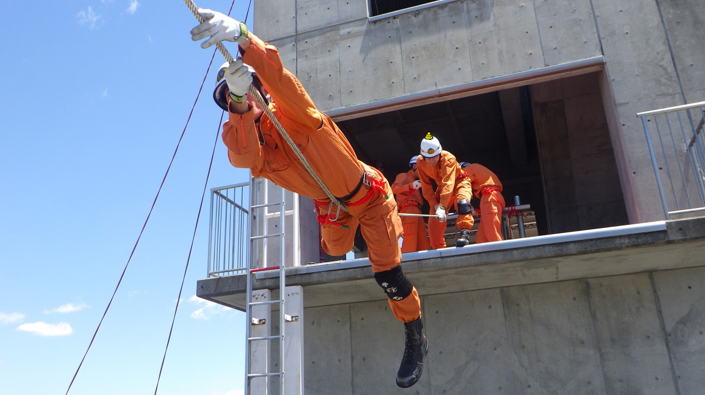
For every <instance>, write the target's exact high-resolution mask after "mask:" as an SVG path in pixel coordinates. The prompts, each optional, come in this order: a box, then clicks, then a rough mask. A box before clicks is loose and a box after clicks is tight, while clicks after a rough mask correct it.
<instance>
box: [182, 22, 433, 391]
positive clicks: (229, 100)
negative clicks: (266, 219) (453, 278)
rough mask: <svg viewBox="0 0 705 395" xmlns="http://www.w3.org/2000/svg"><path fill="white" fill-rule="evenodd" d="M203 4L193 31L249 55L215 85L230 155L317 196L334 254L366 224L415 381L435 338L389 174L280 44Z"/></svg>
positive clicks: (407, 377)
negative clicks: (362, 153)
mask: <svg viewBox="0 0 705 395" xmlns="http://www.w3.org/2000/svg"><path fill="white" fill-rule="evenodd" d="M198 13H199V14H200V15H201V16H202V17H203V20H204V22H203V23H201V24H200V25H198V26H197V27H195V28H194V29H192V30H191V35H192V38H193V40H194V41H197V40H201V39H204V38H207V37H209V38H208V39H207V40H205V41H204V42H203V43H202V44H201V47H203V48H208V47H210V46H211V45H214V44H216V43H218V42H221V41H231V42H236V43H237V44H238V46H239V50H240V54H241V55H242V58H241V59H237V61H235V62H233V64H230V65H224V67H223V68H221V70H220V71H219V73H218V74H219V77H220V76H222V80H220V81H219V83H218V85H217V87H216V89H215V92H214V93H213V97H214V99H215V101H216V103H217V104H218V105H219V106H220V107H221V108H222V109H223V110H225V111H228V121H227V122H226V123H225V124H224V126H223V141H224V143H225V145H226V146H227V148H228V158H229V159H230V163H231V164H232V165H233V166H235V167H242V168H249V169H250V170H251V171H252V175H253V176H255V177H264V178H267V179H269V180H271V181H273V182H274V183H276V184H278V185H280V186H281V187H283V188H286V189H288V190H290V191H293V192H296V193H299V194H301V195H304V196H308V197H310V198H313V199H314V200H315V203H316V207H317V210H318V214H319V217H318V219H319V222H320V223H321V226H320V229H321V238H322V240H321V245H322V247H323V249H324V250H325V251H326V252H327V253H328V254H330V255H343V254H345V253H347V252H348V251H350V250H351V249H352V246H353V241H354V237H355V230H356V229H357V227H358V225H359V226H360V229H361V232H362V235H363V237H364V238H365V241H366V242H367V247H368V252H369V259H370V262H371V264H372V271H373V272H374V278H375V280H376V281H377V283H378V284H379V285H380V286H381V287H382V289H383V290H384V291H385V292H386V293H387V297H388V302H389V305H390V307H391V310H392V312H393V313H394V316H395V317H396V318H397V319H399V320H400V321H402V322H404V325H405V328H406V339H405V344H406V349H405V351H404V357H403V358H402V361H401V366H400V367H399V370H398V372H397V377H396V382H397V385H399V386H400V387H410V386H412V385H414V384H415V383H416V382H417V381H418V379H419V378H420V376H421V373H422V369H423V360H424V357H425V355H426V354H427V352H428V342H427V341H426V336H425V335H424V334H423V325H422V322H421V303H420V299H419V295H418V292H417V291H416V288H414V286H413V285H412V284H411V282H410V281H409V280H408V279H407V278H406V276H405V275H404V272H403V271H402V268H401V265H400V263H401V250H400V248H399V237H400V236H401V232H402V225H401V220H400V219H399V215H398V213H397V206H396V202H395V201H394V199H393V196H392V191H391V188H390V187H389V184H388V182H387V180H386V179H385V178H384V176H383V175H382V174H381V173H380V172H379V171H378V170H376V169H375V168H373V167H371V166H368V165H366V164H364V163H362V162H361V161H359V160H358V159H357V156H356V155H355V152H354V151H353V149H352V147H351V146H350V143H349V142H348V140H347V139H346V138H345V136H344V135H343V133H342V132H341V131H340V129H339V128H338V126H337V125H336V124H335V123H334V122H333V121H332V120H331V119H330V118H329V117H328V116H327V115H326V114H324V113H322V112H320V111H318V109H317V108H316V106H315V105H314V103H313V102H312V100H311V98H310V97H309V95H308V94H307V93H306V91H305V90H304V88H303V86H302V85H301V83H300V82H299V80H298V79H297V78H296V77H295V76H294V75H293V74H292V73H291V72H289V71H288V70H287V69H285V68H284V66H283V64H282V61H281V58H280V56H279V51H278V50H277V48H276V47H274V46H272V45H269V44H267V43H265V42H264V41H262V40H261V39H260V38H259V37H257V36H256V35H254V34H252V33H250V32H248V30H247V28H246V26H245V24H244V23H241V22H239V21H236V20H235V19H232V18H230V17H228V16H226V15H224V14H222V13H219V12H215V11H211V10H207V9H199V10H198ZM243 62H244V63H243ZM251 84H252V85H254V87H255V88H256V89H258V90H259V91H260V93H262V96H263V97H269V98H270V101H269V104H268V106H269V108H270V109H271V111H272V113H273V114H274V116H275V117H276V118H277V119H278V120H279V122H280V123H281V125H282V126H283V128H284V130H285V131H286V132H287V133H288V134H289V135H290V137H291V138H292V139H293V140H294V142H295V144H296V146H298V148H299V150H300V151H301V152H302V153H303V155H304V157H305V158H306V159H307V161H308V162H309V164H310V165H311V168H312V169H313V171H314V172H315V174H317V175H318V177H320V179H321V180H322V181H323V184H325V185H326V186H327V188H328V189H329V190H330V192H331V193H332V194H333V195H334V196H336V197H338V198H339V199H340V200H342V201H343V202H344V203H345V205H346V209H347V210H348V213H346V212H345V211H344V210H340V209H339V208H338V207H337V206H336V205H335V204H332V203H331V201H330V200H329V198H328V195H327V194H326V193H325V192H324V191H323V190H322V188H321V187H320V186H319V185H318V184H317V183H316V181H315V180H314V179H313V177H312V176H311V174H310V173H309V172H308V170H307V169H306V168H305V167H304V165H303V164H302V163H301V161H300V160H299V159H298V158H297V156H296V155H295V154H294V152H293V150H292V148H291V147H290V146H289V145H288V144H287V142H286V141H285V140H284V139H283V138H282V135H281V134H280V133H279V131H278V130H277V129H276V127H275V126H274V124H273V123H272V121H271V120H270V119H269V118H268V117H267V116H262V114H263V110H262V109H261V107H260V106H259V104H257V102H256V101H255V100H254V98H253V97H252V95H251V94H249V93H248V92H249V88H250V85H251ZM336 213H337V214H336Z"/></svg>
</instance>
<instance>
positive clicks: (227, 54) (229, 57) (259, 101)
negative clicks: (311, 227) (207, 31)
mask: <svg viewBox="0 0 705 395" xmlns="http://www.w3.org/2000/svg"><path fill="white" fill-rule="evenodd" d="M184 3H186V6H187V7H188V8H189V10H191V12H192V13H193V16H195V17H196V19H197V20H198V22H200V23H203V22H205V21H204V19H203V17H201V16H200V15H199V14H198V7H196V4H195V3H194V2H193V1H192V0H184ZM215 45H216V47H217V48H218V50H219V51H220V53H221V54H223V57H224V58H225V60H226V61H228V63H231V64H232V63H233V62H235V59H233V57H232V55H230V52H228V50H227V49H226V48H225V46H224V45H223V43H222V42H220V41H219V42H217V43H216V44H215ZM249 92H250V94H251V95H252V96H253V97H254V98H255V101H256V102H257V104H259V105H260V107H262V109H263V110H264V113H265V114H267V117H269V119H270V120H271V121H272V123H273V124H274V127H276V128H277V130H278V131H279V134H281V136H282V137H283V138H284V141H286V143H287V144H288V145H289V147H290V148H291V150H292V151H294V154H295V155H296V157H297V158H298V159H299V161H301V164H303V166H304V168H305V169H306V171H308V173H309V174H310V175H311V177H312V178H313V180H314V181H316V184H318V186H319V187H321V189H322V190H323V192H325V194H326V196H328V199H330V201H331V202H332V203H334V204H336V205H338V206H339V207H340V208H341V209H342V210H343V211H345V212H347V211H348V210H347V209H346V208H345V203H343V202H342V201H341V200H340V199H338V198H337V197H335V196H333V193H331V191H330V190H329V189H328V187H327V186H326V184H324V183H323V180H321V178H320V177H318V175H317V174H316V172H315V171H314V170H313V168H312V167H311V164H309V163H308V160H306V158H305V157H304V154H303V153H302V152H301V150H299V148H298V147H297V146H296V143H295V142H294V140H293V139H292V138H291V137H290V136H289V134H288V133H287V132H286V130H284V127H282V125H281V124H280V123H279V120H278V119H277V118H276V117H275V116H274V114H272V111H271V110H270V109H269V106H268V105H267V104H266V103H265V102H264V99H263V98H262V95H260V93H259V91H257V89H255V87H254V86H252V85H250V90H249Z"/></svg>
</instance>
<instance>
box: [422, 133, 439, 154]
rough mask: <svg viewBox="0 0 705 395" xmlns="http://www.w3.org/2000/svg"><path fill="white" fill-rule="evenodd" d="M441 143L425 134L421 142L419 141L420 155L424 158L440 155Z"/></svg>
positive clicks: (429, 134)
mask: <svg viewBox="0 0 705 395" xmlns="http://www.w3.org/2000/svg"><path fill="white" fill-rule="evenodd" d="M442 149H443V148H442V147H441V142H440V141H438V139H437V138H435V137H433V136H431V132H428V134H426V137H424V139H423V140H421V155H423V156H424V157H425V158H433V157H434V156H437V155H439V154H440V153H441V150H442Z"/></svg>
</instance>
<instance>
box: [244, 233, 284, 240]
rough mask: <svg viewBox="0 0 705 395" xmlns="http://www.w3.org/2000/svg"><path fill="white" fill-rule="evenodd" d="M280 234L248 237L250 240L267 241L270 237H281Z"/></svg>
mask: <svg viewBox="0 0 705 395" xmlns="http://www.w3.org/2000/svg"><path fill="white" fill-rule="evenodd" d="M281 235H282V233H281V232H279V233H272V234H271V235H262V236H252V237H250V240H258V239H267V238H270V237H281Z"/></svg>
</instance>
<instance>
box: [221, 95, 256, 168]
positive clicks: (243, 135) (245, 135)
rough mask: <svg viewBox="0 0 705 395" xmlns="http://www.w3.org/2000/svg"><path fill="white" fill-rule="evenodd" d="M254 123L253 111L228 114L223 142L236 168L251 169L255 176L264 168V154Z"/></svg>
mask: <svg viewBox="0 0 705 395" xmlns="http://www.w3.org/2000/svg"><path fill="white" fill-rule="evenodd" d="M258 133H259V132H258V131H257V129H256V127H255V123H254V115H253V111H252V110H251V109H250V110H249V111H247V112H245V113H244V114H235V113H233V112H229V113H228V120H227V121H226V122H225V124H224V125H223V142H224V143H225V146H226V147H228V159H229V160H230V164H232V165H233V166H235V167H241V168H249V169H251V170H252V172H253V174H256V173H258V171H259V170H261V169H262V168H263V166H264V153H263V150H262V143H261V141H260V138H259V135H258Z"/></svg>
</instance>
